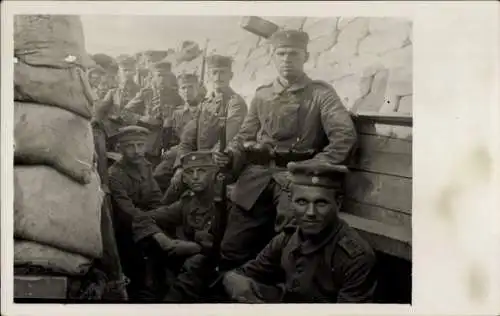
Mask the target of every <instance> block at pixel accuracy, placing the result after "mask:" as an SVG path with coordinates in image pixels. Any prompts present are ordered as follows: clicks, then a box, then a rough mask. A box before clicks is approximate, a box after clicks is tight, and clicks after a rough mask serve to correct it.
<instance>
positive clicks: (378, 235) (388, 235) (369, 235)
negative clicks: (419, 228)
mask: <svg viewBox="0 0 500 316" xmlns="http://www.w3.org/2000/svg"><path fill="white" fill-rule="evenodd" d="M340 218H342V219H343V220H345V221H346V222H347V223H348V224H349V225H350V226H351V227H353V228H355V229H356V230H358V232H359V233H360V235H361V237H363V238H364V239H365V240H366V241H367V242H368V243H370V245H371V246H372V247H373V248H374V249H375V250H378V251H381V252H383V253H387V254H390V255H393V256H396V257H399V258H403V259H406V260H411V257H412V255H411V249H412V247H411V244H412V240H411V231H408V230H407V229H405V228H404V227H398V226H393V225H388V224H384V223H380V222H378V221H375V220H370V219H366V218H362V217H358V216H354V215H351V214H347V213H340Z"/></svg>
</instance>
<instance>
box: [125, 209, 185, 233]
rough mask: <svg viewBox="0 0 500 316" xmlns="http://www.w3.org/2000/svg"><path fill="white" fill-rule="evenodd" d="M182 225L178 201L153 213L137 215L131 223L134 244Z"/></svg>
mask: <svg viewBox="0 0 500 316" xmlns="http://www.w3.org/2000/svg"><path fill="white" fill-rule="evenodd" d="M181 224H182V203H181V201H178V202H176V203H174V204H171V205H169V206H163V207H160V208H158V209H156V210H154V211H150V212H144V213H139V214H137V215H136V216H135V217H134V219H133V222H132V232H133V238H134V241H135V242H139V241H141V240H142V239H144V238H146V237H149V236H152V235H154V234H156V233H164V232H165V231H168V230H170V229H172V228H175V227H176V226H178V225H181Z"/></svg>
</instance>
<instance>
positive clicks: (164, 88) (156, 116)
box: [123, 62, 183, 167]
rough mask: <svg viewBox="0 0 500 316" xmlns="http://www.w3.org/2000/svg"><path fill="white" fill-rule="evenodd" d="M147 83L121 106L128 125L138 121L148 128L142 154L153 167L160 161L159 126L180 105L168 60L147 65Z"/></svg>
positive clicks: (161, 140)
mask: <svg viewBox="0 0 500 316" xmlns="http://www.w3.org/2000/svg"><path fill="white" fill-rule="evenodd" d="M151 72H152V75H153V77H152V81H151V86H149V87H148V88H145V89H141V90H140V91H139V93H138V94H137V95H136V96H135V97H134V98H133V99H132V100H130V102H128V104H127V105H126V106H125V111H124V112H125V113H124V114H123V117H124V120H125V121H126V122H127V123H128V124H140V125H143V126H146V127H147V128H148V129H150V130H151V135H150V137H149V139H148V142H147V144H146V147H147V148H146V157H147V158H148V160H150V162H151V163H152V164H153V167H156V166H157V165H158V163H159V162H160V160H161V151H162V149H163V147H164V145H165V144H163V141H164V139H163V128H164V124H165V123H166V122H168V120H166V119H167V118H171V117H172V113H173V111H174V110H175V109H176V108H178V107H180V106H181V105H182V104H183V101H182V98H181V97H180V96H179V94H178V92H177V79H176V77H175V75H174V74H173V73H172V71H171V64H170V63H169V62H158V63H155V64H153V65H152V66H151Z"/></svg>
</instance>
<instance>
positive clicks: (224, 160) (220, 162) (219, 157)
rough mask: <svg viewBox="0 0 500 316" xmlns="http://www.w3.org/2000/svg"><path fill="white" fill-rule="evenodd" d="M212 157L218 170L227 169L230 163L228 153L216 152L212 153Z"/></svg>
mask: <svg viewBox="0 0 500 316" xmlns="http://www.w3.org/2000/svg"><path fill="white" fill-rule="evenodd" d="M213 157H214V162H215V164H216V165H217V166H218V167H220V168H224V167H227V166H228V165H229V163H230V162H231V155H230V154H229V153H221V152H218V151H216V152H214V153H213Z"/></svg>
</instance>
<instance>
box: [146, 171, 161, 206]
mask: <svg viewBox="0 0 500 316" xmlns="http://www.w3.org/2000/svg"><path fill="white" fill-rule="evenodd" d="M149 178H150V181H151V196H150V202H149V204H150V207H151V208H152V209H154V208H157V207H160V206H162V205H163V203H162V200H163V194H162V192H161V189H160V186H159V185H158V182H156V180H155V178H154V177H153V173H152V172H151V176H150V177H149Z"/></svg>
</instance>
